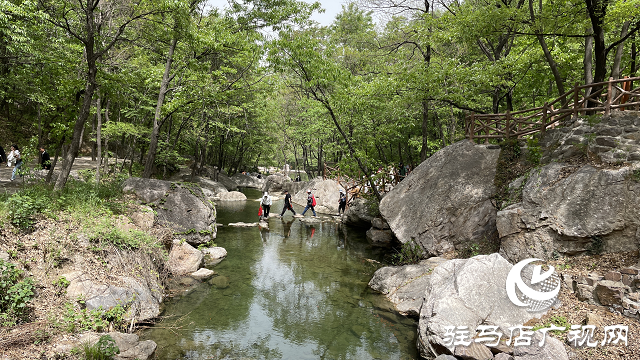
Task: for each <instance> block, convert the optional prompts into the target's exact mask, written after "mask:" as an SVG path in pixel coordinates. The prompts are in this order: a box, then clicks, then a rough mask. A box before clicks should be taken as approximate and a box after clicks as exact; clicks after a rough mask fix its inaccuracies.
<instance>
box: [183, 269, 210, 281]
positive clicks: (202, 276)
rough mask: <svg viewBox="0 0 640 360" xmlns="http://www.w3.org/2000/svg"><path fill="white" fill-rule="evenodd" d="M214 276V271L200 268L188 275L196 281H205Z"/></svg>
mask: <svg viewBox="0 0 640 360" xmlns="http://www.w3.org/2000/svg"><path fill="white" fill-rule="evenodd" d="M214 274H215V271H213V270H209V269H206V268H201V269H199V270H198V271H196V272H194V273H191V274H189V276H191V277H192V278H194V279H196V280H207V279H208V278H210V277H212V276H213V275H214Z"/></svg>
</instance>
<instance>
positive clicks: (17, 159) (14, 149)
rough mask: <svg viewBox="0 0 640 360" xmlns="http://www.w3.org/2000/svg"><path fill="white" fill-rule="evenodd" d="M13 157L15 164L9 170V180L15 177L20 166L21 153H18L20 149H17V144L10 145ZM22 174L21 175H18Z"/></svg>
mask: <svg viewBox="0 0 640 360" xmlns="http://www.w3.org/2000/svg"><path fill="white" fill-rule="evenodd" d="M10 156H12V157H13V161H15V163H16V166H15V167H14V168H13V171H12V172H11V181H13V180H15V179H16V173H17V172H18V170H19V169H20V167H22V155H20V149H18V145H16V144H13V145H11V155H10ZM20 176H22V175H20Z"/></svg>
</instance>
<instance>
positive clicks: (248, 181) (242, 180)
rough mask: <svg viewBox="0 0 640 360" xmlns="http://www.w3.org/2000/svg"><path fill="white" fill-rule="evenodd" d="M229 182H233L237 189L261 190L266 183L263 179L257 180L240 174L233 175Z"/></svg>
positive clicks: (251, 176)
mask: <svg viewBox="0 0 640 360" xmlns="http://www.w3.org/2000/svg"><path fill="white" fill-rule="evenodd" d="M231 180H233V181H234V182H235V183H236V185H237V186H239V187H248V188H254V189H262V188H263V187H264V183H265V181H266V180H265V179H264V178H261V179H258V178H257V177H256V176H253V175H244V174H241V173H238V174H235V175H233V176H232V177H231Z"/></svg>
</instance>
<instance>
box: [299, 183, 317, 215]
mask: <svg viewBox="0 0 640 360" xmlns="http://www.w3.org/2000/svg"><path fill="white" fill-rule="evenodd" d="M315 207H316V198H315V197H314V196H313V194H312V193H311V190H310V189H307V206H305V208H304V210H303V211H302V216H304V213H306V212H307V210H309V209H311V211H313V216H316V209H315Z"/></svg>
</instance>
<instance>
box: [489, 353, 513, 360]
mask: <svg viewBox="0 0 640 360" xmlns="http://www.w3.org/2000/svg"><path fill="white" fill-rule="evenodd" d="M493 359H494V360H514V359H513V356H511V355H509V354H506V353H498V354H496V356H494V358H493Z"/></svg>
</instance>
